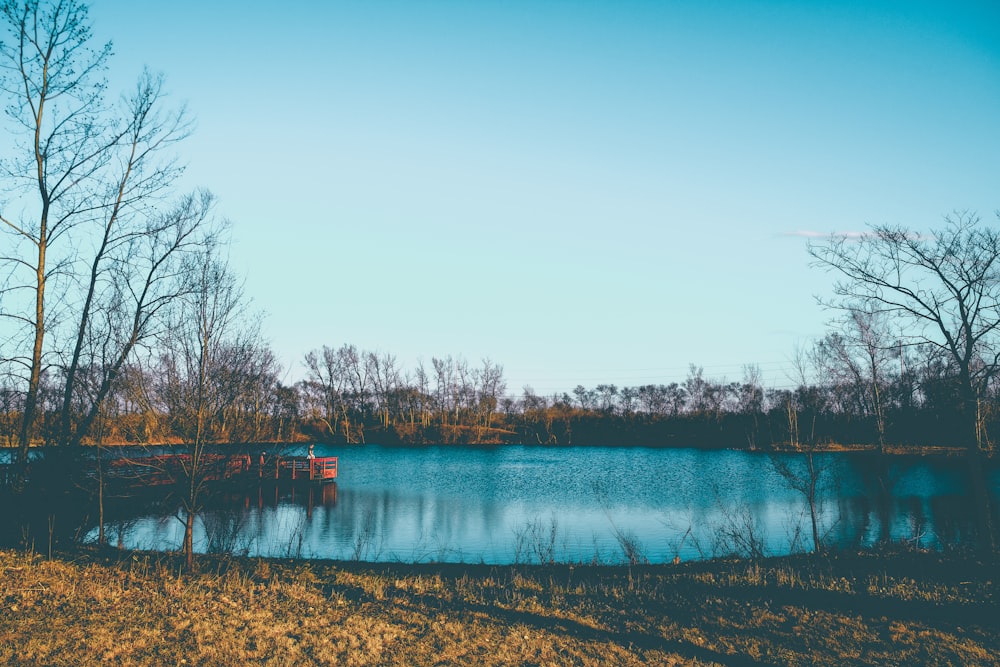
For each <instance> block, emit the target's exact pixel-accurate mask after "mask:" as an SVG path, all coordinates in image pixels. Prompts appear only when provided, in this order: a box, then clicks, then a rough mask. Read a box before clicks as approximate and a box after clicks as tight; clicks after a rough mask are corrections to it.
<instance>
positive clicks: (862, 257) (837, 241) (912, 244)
mask: <svg viewBox="0 0 1000 667" xmlns="http://www.w3.org/2000/svg"><path fill="white" fill-rule="evenodd" d="M998 217H1000V213H998ZM809 252H810V253H811V254H812V256H813V257H814V258H815V259H816V263H817V264H818V265H819V266H821V267H823V268H826V269H828V270H830V271H833V272H835V273H836V274H838V275H839V276H840V280H838V281H837V283H836V284H835V286H834V294H835V295H836V299H834V300H832V301H827V303H828V305H830V306H832V307H834V308H840V309H843V310H848V311H850V310H854V309H859V308H860V309H861V310H864V311H867V312H871V313H876V314H878V315H880V316H882V317H885V318H886V319H887V320H888V321H889V323H890V324H898V325H899V327H900V329H901V331H902V336H903V342H904V344H906V345H923V346H927V347H930V348H932V349H935V350H937V351H938V352H939V353H940V354H941V355H942V357H944V358H945V359H947V360H948V361H949V362H950V363H951V364H952V365H953V367H954V369H955V373H954V375H955V379H956V385H957V390H958V394H959V399H960V406H961V407H960V410H959V414H958V415H957V418H958V420H957V423H956V425H957V431H958V438H959V442H960V444H962V445H963V446H965V447H966V448H967V450H968V451H969V453H970V456H969V462H970V473H971V483H972V489H973V493H974V495H975V497H976V500H977V505H978V511H979V515H980V516H979V534H980V539H981V540H982V547H983V549H984V551H988V552H992V550H993V545H994V535H993V529H992V509H991V500H990V497H989V492H988V487H987V484H986V479H985V474H986V472H985V467H986V466H985V462H984V461H983V457H982V452H983V450H984V449H985V448H986V447H988V446H989V443H988V441H987V438H986V437H985V433H984V431H983V429H982V428H981V423H980V418H979V408H980V398H981V396H982V395H983V392H984V391H985V390H986V388H987V387H988V385H989V383H990V381H991V380H992V379H993V377H994V376H995V375H996V372H997V368H998V362H1000V335H998V328H1000V230H998V229H997V228H995V227H989V226H986V225H984V224H982V222H981V220H980V219H979V217H978V216H976V215H975V214H973V213H969V212H960V213H955V214H953V215H951V216H948V217H946V218H945V225H944V227H943V228H941V229H937V230H932V231H930V232H929V233H918V232H916V231H914V230H911V229H907V228H905V227H896V226H888V225H882V226H875V227H872V228H871V231H870V232H869V233H867V234H864V235H862V236H861V237H860V238H854V237H849V236H846V235H837V236H833V237H831V238H830V239H828V240H827V241H826V242H824V243H820V244H815V245H811V246H810V247H809Z"/></svg>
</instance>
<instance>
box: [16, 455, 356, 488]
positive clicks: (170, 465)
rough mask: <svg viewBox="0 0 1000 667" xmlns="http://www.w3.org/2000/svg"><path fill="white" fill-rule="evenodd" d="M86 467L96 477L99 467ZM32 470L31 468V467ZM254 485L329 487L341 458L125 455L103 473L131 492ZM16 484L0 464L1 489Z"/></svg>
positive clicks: (105, 468) (86, 472) (94, 465)
mask: <svg viewBox="0 0 1000 667" xmlns="http://www.w3.org/2000/svg"><path fill="white" fill-rule="evenodd" d="M91 464H92V465H91V466H87V465H85V466H84V470H83V472H84V474H85V475H86V476H87V477H91V478H96V477H97V475H98V471H97V466H96V464H95V462H94V461H91ZM29 468H30V466H29ZM192 472H193V473H194V474H195V476H196V477H197V478H198V479H199V480H201V481H205V482H234V483H246V484H254V483H259V482H262V481H271V480H273V481H278V482H285V481H287V482H295V483H302V482H305V483H316V484H326V483H328V482H334V481H336V479H337V457H336V456H320V457H316V458H309V457H306V456H269V457H266V458H264V457H261V458H258V459H257V460H256V462H255V461H254V459H252V458H251V455H250V454H222V453H204V454H202V455H201V457H199V459H198V461H197V462H196V463H193V461H192V457H191V455H190V454H188V453H177V454H150V455H147V456H123V457H121V458H115V459H112V460H110V461H107V462H106V463H105V464H104V470H103V472H102V473H101V474H102V476H103V479H104V482H105V483H106V484H109V485H111V486H113V487H115V486H117V487H125V488H131V489H137V488H146V487H157V486H168V485H171V484H176V483H178V482H179V481H182V480H185V479H190V475H191V474H192ZM13 481H14V466H13V465H11V464H9V463H4V464H0V486H8V485H11V484H13Z"/></svg>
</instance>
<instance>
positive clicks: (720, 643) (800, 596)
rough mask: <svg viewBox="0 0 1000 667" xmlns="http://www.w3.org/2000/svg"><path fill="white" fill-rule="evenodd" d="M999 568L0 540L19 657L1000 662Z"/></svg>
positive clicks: (854, 560)
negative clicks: (408, 558) (54, 546)
mask: <svg viewBox="0 0 1000 667" xmlns="http://www.w3.org/2000/svg"><path fill="white" fill-rule="evenodd" d="M997 574H998V568H997V566H996V564H985V563H980V562H977V561H976V560H974V559H970V558H964V557H958V556H948V557H945V556H942V555H940V554H933V553H913V552H900V553H890V554H879V555H858V554H855V555H840V556H837V557H818V558H817V557H809V556H797V557H790V558H781V559H769V560H764V561H758V562H748V561H712V562H703V563H682V564H680V565H676V566H675V565H659V566H642V567H631V568H628V567H607V566H605V567H582V566H569V565H555V566H530V567H529V566H504V567H492V566H485V565H395V564H391V565H382V564H378V565H374V564H372V565H368V564H360V563H330V562H317V561H313V562H304V561H298V562H296V561H274V560H271V561H269V560H256V559H215V558H208V557H202V558H201V559H199V561H198V567H197V571H196V572H194V573H185V572H183V571H182V568H181V565H180V561H179V560H177V559H175V558H174V557H173V556H169V555H162V554H133V553H120V552H110V553H109V552H103V553H98V552H89V551H83V552H78V553H74V554H64V555H61V556H59V557H57V558H55V559H53V560H46V559H43V558H41V557H40V556H37V555H33V554H25V553H23V552H17V551H0V599H2V601H3V605H2V609H0V664H9V665H91V664H93V665H96V664H113V665H247V664H254V665H257V664H260V665H416V666H420V665H594V666H597V665H712V664H720V665H880V666H885V665H998V664H1000V657H998V655H1000V604H998V586H997Z"/></svg>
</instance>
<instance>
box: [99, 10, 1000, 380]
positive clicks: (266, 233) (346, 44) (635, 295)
mask: <svg viewBox="0 0 1000 667" xmlns="http://www.w3.org/2000/svg"><path fill="white" fill-rule="evenodd" d="M91 16H92V18H93V19H94V23H95V30H96V33H97V35H98V36H99V37H100V38H102V39H112V40H113V42H114V45H115V51H116V56H115V58H114V60H113V70H114V72H113V74H114V80H113V84H115V85H117V86H119V87H120V86H124V85H127V84H128V83H130V82H131V81H132V80H133V78H134V77H135V76H136V75H137V74H138V72H139V70H140V68H141V67H142V66H143V65H149V66H150V67H151V68H152V69H154V70H158V71H162V72H164V73H165V74H166V76H167V81H168V87H169V89H170V90H171V91H172V93H173V98H174V99H176V100H177V101H185V102H186V103H187V104H188V106H189V108H190V110H191V111H192V112H193V114H194V115H195V117H196V118H197V121H198V126H197V131H196V133H195V135H194V136H193V137H192V138H190V139H189V140H188V141H186V142H185V143H184V144H183V145H182V147H181V152H182V156H183V158H184V159H185V160H186V161H187V162H188V164H189V171H188V174H187V176H186V179H187V182H188V184H189V185H190V186H195V185H202V186H206V187H208V188H210V189H211V190H213V191H214V192H215V193H216V194H217V195H218V197H219V199H220V205H219V212H220V213H221V214H222V215H224V216H226V217H228V218H230V219H231V220H232V222H233V237H234V245H233V249H232V253H231V260H232V263H233V266H234V267H235V268H236V269H237V270H238V271H240V272H244V273H245V274H246V275H247V282H246V289H247V291H248V293H249V294H250V295H251V296H252V297H253V299H254V303H255V306H256V307H258V308H260V309H261V310H263V311H265V313H266V314H267V319H266V321H265V333H266V335H267V337H268V338H269V339H270V341H271V343H272V345H273V347H274V348H275V350H276V351H277V353H278V354H279V356H280V357H281V358H282V360H283V362H284V364H285V366H286V368H287V369H288V373H289V375H288V377H287V379H288V380H289V381H291V380H294V379H297V378H299V377H301V376H302V375H303V368H302V365H301V360H302V357H303V355H304V354H305V353H306V352H307V351H309V350H311V349H314V348H319V347H320V346H322V345H324V344H326V345H330V346H339V345H340V344H342V343H345V342H350V343H354V344H356V345H358V346H359V347H361V348H364V349H368V350H379V351H383V352H389V353H392V354H395V355H396V356H397V358H398V360H399V361H400V363H401V364H402V365H403V366H404V367H406V368H407V369H412V368H413V367H414V366H415V364H416V361H417V359H418V358H419V357H422V358H423V359H424V361H425V362H426V363H427V365H428V366H429V365H430V359H431V357H432V356H439V357H441V356H446V355H449V354H450V355H454V356H462V357H464V358H466V359H467V360H468V361H470V362H471V363H473V364H478V363H479V361H480V360H481V359H482V358H484V357H488V358H490V359H492V360H493V361H495V362H498V363H500V364H502V365H503V366H504V368H505V374H506V376H507V379H508V391H509V392H510V393H520V391H521V388H522V386H523V385H526V384H529V385H531V386H533V387H534V388H535V390H536V391H538V392H539V393H543V394H549V393H551V392H554V391H563V390H571V389H572V388H573V387H574V386H575V385H576V384H584V385H586V386H593V385H596V384H598V383H600V382H611V383H615V384H618V385H619V386H625V385H639V384H646V383H651V382H654V383H655V382H670V381H675V380H681V379H683V377H684V376H685V375H686V372H687V366H688V364H689V363H696V364H698V365H702V366H704V368H705V373H706V375H708V376H710V377H713V378H722V377H725V378H727V379H730V380H738V379H740V377H741V375H742V371H741V368H742V366H743V364H747V363H758V364H760V366H761V368H762V369H763V371H764V378H765V381H766V382H768V383H769V384H772V385H787V384H789V379H788V377H787V373H786V372H787V371H788V369H789V368H790V367H791V363H790V361H789V359H790V357H791V356H792V355H793V352H794V350H795V347H796V346H797V345H800V346H801V345H808V344H810V343H811V341H812V340H814V339H815V338H816V337H818V336H820V335H822V333H823V332H824V323H825V321H826V320H827V319H829V317H830V313H826V312H823V311H822V310H821V309H820V308H819V307H818V306H817V305H816V304H815V299H814V297H815V295H817V294H826V293H828V291H829V287H830V284H831V277H830V276H828V275H826V274H824V273H822V272H821V271H819V270H818V269H811V268H810V267H809V257H808V255H807V253H806V241H805V236H807V234H808V233H829V232H833V231H850V230H856V229H861V228H863V227H864V225H865V224H866V223H902V224H906V225H911V226H914V227H917V228H927V227H930V226H934V225H936V224H938V223H939V222H940V221H941V219H942V216H943V215H945V214H947V213H949V212H950V211H952V210H954V209H973V210H977V211H978V212H979V213H980V214H981V215H982V216H983V217H984V218H988V219H990V220H992V221H995V220H996V218H995V216H994V211H995V210H996V209H998V208H1000V5H998V4H997V3H995V2H978V3H976V2H926V3H925V2H919V1H912V0H901V1H899V2H860V1H859V2H828V3H818V2H816V3H811V2H792V1H789V2H765V1H761V2H725V1H716V2H700V1H699V2H696V1H691V2H666V1H664V2H628V1H622V0H619V1H614V2H610V1H609V2H586V1H580V2H569V1H559V2H543V1H537V2H472V1H452V2H419V1H402V2H380V1H378V0H374V1H368V2H361V1H358V2H315V3H312V2H294V0H293V1H290V2H288V3H275V2H267V3H264V2H259V3H258V2H203V1H194V0H176V1H173V2H169V3H152V2H150V3H142V2H124V1H120V0H93V2H92V5H91Z"/></svg>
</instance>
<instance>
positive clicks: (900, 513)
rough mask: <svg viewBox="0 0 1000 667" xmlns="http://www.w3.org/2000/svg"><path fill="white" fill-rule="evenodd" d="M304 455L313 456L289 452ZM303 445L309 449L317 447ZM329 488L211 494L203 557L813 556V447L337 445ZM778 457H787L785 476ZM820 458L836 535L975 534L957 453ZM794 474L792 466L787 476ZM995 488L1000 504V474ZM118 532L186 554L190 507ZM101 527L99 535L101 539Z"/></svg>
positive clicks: (203, 525) (858, 543) (821, 489)
mask: <svg viewBox="0 0 1000 667" xmlns="http://www.w3.org/2000/svg"><path fill="white" fill-rule="evenodd" d="M291 453H299V452H291ZM303 453H304V448H303ZM316 454H317V456H328V455H329V456H339V457H340V475H339V478H338V481H337V483H336V484H335V485H327V486H326V487H313V488H309V487H297V488H292V487H275V486H273V485H269V486H264V487H261V488H259V489H253V490H251V491H250V492H249V493H231V492H229V493H223V494H216V495H213V496H212V497H211V498H210V499H209V500H208V502H207V503H206V509H205V511H204V512H203V513H202V514H201V515H200V517H199V520H198V522H197V524H196V535H195V540H196V545H195V548H196V550H197V551H200V552H230V553H236V554H239V555H249V556H274V557H303V558H334V559H348V560H351V559H357V560H367V561H401V562H429V561H439V562H471V563H479V562H485V563H495V564H509V563H529V562H532V563H537V562H548V561H557V562H579V563H621V562H627V561H629V560H632V561H649V562H653V563H658V562H666V561H670V560H673V559H674V558H675V557H679V558H680V559H682V560H692V559H704V558H710V557H714V556H722V555H728V554H739V555H749V554H750V553H763V554H766V555H781V554H787V553H791V552H797V551H810V550H812V532H811V524H810V513H809V504H808V502H807V500H806V497H805V495H804V494H803V493H800V492H799V491H797V490H795V488H793V487H796V486H799V487H801V486H802V485H801V484H799V483H798V482H801V481H802V480H804V479H807V478H808V472H807V465H806V464H807V461H806V458H805V457H804V456H799V455H781V456H779V457H777V458H775V457H772V456H769V455H767V454H760V453H754V452H745V451H731V450H720V451H702V450H696V449H645V448H614V447H607V448H595V447H587V448H542V447H513V446H505V447H495V448H478V447H477V448H462V447H428V448H419V449H414V448H390V447H380V446H373V445H367V446H352V447H330V446H324V445H317V447H316ZM775 460H778V461H782V462H784V463H785V464H786V466H787V468H788V471H786V475H782V474H780V473H779V471H778V469H777V467H776V466H775ZM883 461H884V463H883V464H882V465H881V466H879V465H876V464H875V463H874V462H875V459H874V457H872V456H870V455H866V454H856V453H847V454H840V453H838V454H817V455H815V457H814V466H815V469H816V470H817V474H816V477H817V481H818V485H817V498H816V503H815V505H816V508H817V516H818V519H819V530H820V533H821V536H822V539H823V541H824V542H825V543H826V544H828V545H830V546H835V547H842V548H865V547H870V546H872V545H876V544H878V543H880V542H884V541H888V540H891V541H894V542H906V543H908V544H910V545H912V546H914V547H918V548H927V549H941V548H945V547H948V546H952V545H957V544H962V543H964V542H966V541H968V540H970V536H971V535H972V534H973V533H974V530H973V529H974V526H975V521H974V517H975V514H974V512H973V509H974V507H973V503H972V501H971V498H970V494H969V493H968V491H967V484H966V482H965V474H966V468H965V463H964V462H963V461H962V460H961V459H959V458H954V459H944V458H936V459H925V458H915V457H913V458H910V457H893V458H891V459H888V461H886V460H885V459H883ZM787 473H790V475H789V474H787ZM989 485H990V488H991V491H992V493H993V497H994V498H996V497H997V495H998V493H1000V474H998V472H997V470H996V469H994V470H992V472H991V474H990V477H989ZM109 516H111V517H113V518H111V519H109V520H108V521H107V522H106V524H105V525H106V529H107V539H108V541H109V542H110V543H112V544H120V545H122V546H124V547H128V548H138V549H156V550H165V549H176V548H178V547H179V546H180V544H181V539H182V536H183V526H182V525H181V522H180V521H179V520H178V518H177V516H178V510H177V508H176V506H174V505H172V504H170V503H166V504H163V505H161V506H158V507H157V508H156V509H155V510H152V509H151V510H148V511H142V512H138V513H137V512H135V511H134V507H132V508H129V509H128V510H114V509H111V510H109ZM96 537H97V530H96V528H94V529H93V530H92V531H91V532H90V534H89V536H88V538H89V539H90V540H96Z"/></svg>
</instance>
